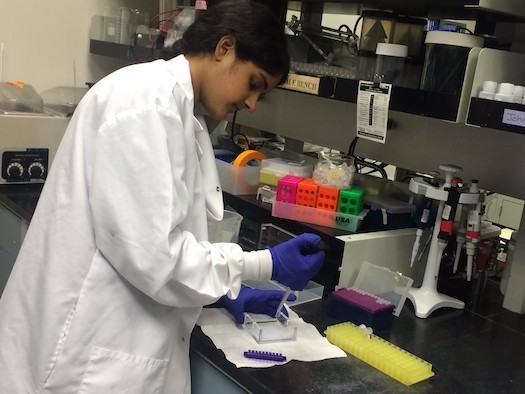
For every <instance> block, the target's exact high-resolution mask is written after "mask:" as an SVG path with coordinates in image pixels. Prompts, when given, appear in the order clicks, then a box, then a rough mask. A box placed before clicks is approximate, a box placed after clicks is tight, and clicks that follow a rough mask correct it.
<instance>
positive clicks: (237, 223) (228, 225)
mask: <svg viewBox="0 0 525 394" xmlns="http://www.w3.org/2000/svg"><path fill="white" fill-rule="evenodd" d="M242 219H243V217H242V215H240V214H239V213H237V212H233V211H228V210H225V211H224V216H223V218H222V220H221V221H218V222H217V221H213V220H208V240H209V241H210V242H212V243H213V242H234V243H235V242H237V240H238V239H239V231H240V229H241V222H242Z"/></svg>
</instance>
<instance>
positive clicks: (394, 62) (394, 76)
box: [375, 42, 408, 85]
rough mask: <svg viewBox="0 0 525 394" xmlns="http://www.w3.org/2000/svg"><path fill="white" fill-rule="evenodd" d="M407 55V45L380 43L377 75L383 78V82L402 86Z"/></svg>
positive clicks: (377, 52) (378, 46)
mask: <svg viewBox="0 0 525 394" xmlns="http://www.w3.org/2000/svg"><path fill="white" fill-rule="evenodd" d="M407 54H408V46H406V45H401V44H388V43H382V42H380V43H378V44H377V48H376V55H377V59H376V67H375V74H376V75H378V76H379V77H381V81H382V82H385V83H391V84H396V85H401V84H402V81H403V71H404V68H405V59H406V57H407Z"/></svg>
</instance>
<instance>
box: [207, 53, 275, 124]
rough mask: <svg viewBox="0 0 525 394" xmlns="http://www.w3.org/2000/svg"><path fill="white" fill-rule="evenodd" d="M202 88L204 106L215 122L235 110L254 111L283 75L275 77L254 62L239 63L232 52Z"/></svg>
mask: <svg viewBox="0 0 525 394" xmlns="http://www.w3.org/2000/svg"><path fill="white" fill-rule="evenodd" d="M214 65H215V66H216V70H214V72H212V73H211V75H212V77H211V78H209V79H208V80H207V83H206V84H205V86H202V87H201V97H200V101H201V104H202V105H203V106H204V108H205V109H206V111H207V112H208V113H209V114H210V116H212V117H213V118H215V119H224V118H225V117H226V116H227V115H228V114H230V113H233V112H235V111H240V110H243V109H245V110H247V111H250V112H252V111H254V110H255V106H256V105H257V101H258V100H259V98H260V96H261V95H262V94H264V93H267V92H269V91H270V90H272V89H273V88H275V87H276V86H277V84H278V83H279V81H280V79H281V76H280V75H279V76H276V75H271V74H269V73H268V72H266V71H264V70H263V69H261V68H259V67H257V66H256V65H255V64H254V63H252V62H242V61H238V60H237V58H236V56H235V51H233V50H232V51H230V52H229V53H228V54H227V55H226V56H225V57H224V58H222V60H221V61H220V62H216V63H214Z"/></svg>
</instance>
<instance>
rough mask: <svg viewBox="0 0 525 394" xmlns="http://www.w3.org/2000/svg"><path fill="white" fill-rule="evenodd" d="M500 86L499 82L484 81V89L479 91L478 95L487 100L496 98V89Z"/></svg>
mask: <svg viewBox="0 0 525 394" xmlns="http://www.w3.org/2000/svg"><path fill="white" fill-rule="evenodd" d="M497 87H498V83H497V82H494V81H485V82H483V89H482V90H481V92H479V95H478V97H479V98H482V99H487V100H494V96H496V89H497Z"/></svg>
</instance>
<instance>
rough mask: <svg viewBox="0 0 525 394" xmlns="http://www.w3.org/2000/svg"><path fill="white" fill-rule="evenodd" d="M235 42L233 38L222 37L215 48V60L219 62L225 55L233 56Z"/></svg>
mask: <svg viewBox="0 0 525 394" xmlns="http://www.w3.org/2000/svg"><path fill="white" fill-rule="evenodd" d="M236 43H237V40H236V39H235V37H234V36H229V35H227V36H222V37H221V39H220V40H219V42H218V43H217V46H216V47H215V59H216V60H218V61H220V60H222V59H223V58H224V57H226V56H227V55H231V54H233V55H235V44H236Z"/></svg>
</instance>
